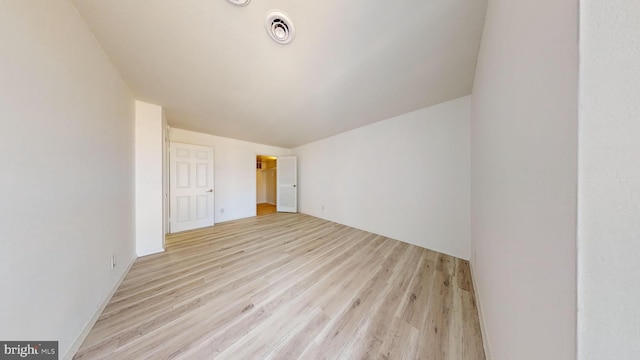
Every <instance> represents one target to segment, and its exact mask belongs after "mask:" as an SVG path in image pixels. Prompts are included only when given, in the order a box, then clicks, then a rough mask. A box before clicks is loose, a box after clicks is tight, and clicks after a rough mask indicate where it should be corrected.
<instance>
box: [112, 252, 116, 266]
mask: <svg viewBox="0 0 640 360" xmlns="http://www.w3.org/2000/svg"><path fill="white" fill-rule="evenodd" d="M111 268H112V269H115V268H116V256H115V255H111Z"/></svg>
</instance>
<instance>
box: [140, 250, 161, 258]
mask: <svg viewBox="0 0 640 360" xmlns="http://www.w3.org/2000/svg"><path fill="white" fill-rule="evenodd" d="M161 252H164V248H159V249H153V250H147V251H143V252H141V253H139V254H138V257H143V256H147V255H153V254H158V253H161Z"/></svg>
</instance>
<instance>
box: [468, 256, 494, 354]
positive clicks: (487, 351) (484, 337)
mask: <svg viewBox="0 0 640 360" xmlns="http://www.w3.org/2000/svg"><path fill="white" fill-rule="evenodd" d="M469 268H470V269H471V283H472V284H473V291H474V295H475V297H476V304H477V305H478V320H480V332H481V333H482V347H484V356H485V359H486V360H492V359H493V357H492V356H491V347H490V346H489V339H488V336H489V334H488V333H487V326H486V322H485V321H484V312H483V311H482V302H481V301H480V293H479V289H478V282H477V281H476V279H477V278H476V275H475V272H474V271H473V266H472V264H471V261H469Z"/></svg>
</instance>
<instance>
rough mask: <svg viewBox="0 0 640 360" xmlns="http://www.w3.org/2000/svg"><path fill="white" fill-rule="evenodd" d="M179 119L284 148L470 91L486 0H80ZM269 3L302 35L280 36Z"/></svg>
mask: <svg viewBox="0 0 640 360" xmlns="http://www.w3.org/2000/svg"><path fill="white" fill-rule="evenodd" d="M73 2H74V3H75V5H76V7H77V8H78V10H79V12H80V14H81V15H82V17H83V18H84V19H85V20H86V22H87V23H88V25H89V27H90V28H91V30H92V31H93V33H94V34H95V36H96V38H97V39H98V41H99V42H100V44H101V45H102V47H103V48H104V50H105V52H106V53H107V55H108V56H109V58H110V59H111V61H112V62H113V63H114V65H115V66H116V68H117V69H118V71H119V72H120V74H121V75H122V76H123V78H124V79H125V81H126V82H127V84H128V85H129V88H130V89H131V91H132V92H133V94H134V96H135V97H136V98H137V99H139V100H142V101H147V102H151V103H154V104H158V105H161V106H163V107H164V109H165V113H166V115H167V118H168V120H169V123H170V124H171V125H172V126H173V127H178V128H182V129H187V130H194V131H200V132H204V133H209V134H215V135H219V136H225V137H230V138H235V139H241V140H247V141H252V142H257V143H262V144H269V145H276V146H281V147H286V148H291V147H295V146H298V145H302V144H306V143H309V142H312V141H315V140H319V139H322V138H325V137H328V136H331V135H334V134H337V133H340V132H343V131H346V130H350V129H354V128H356V127H359V126H363V125H366V124H370V123H373V122H376V121H380V120H384V119H387V118H390V117H393V116H396V115H400V114H403V113H407V112H410V111H413V110H417V109H420V108H423V107H426V106H430V105H434V104H437V103H440V102H443V101H447V100H451V99H454V98H457V97H460V96H464V95H468V94H470V93H471V87H472V84H473V76H474V71H475V64H476V58H477V53H478V48H479V45H480V37H481V32H482V22H483V19H484V13H485V7H486V0H386V1H383V0H352V1H344V0H322V1H321V0H315V1H313V0H309V1H292V0H253V1H251V2H250V3H249V5H248V6H246V7H237V6H234V5H232V4H230V3H229V2H228V1H226V0H179V1H178V0H73ZM271 9H279V10H282V11H283V12H285V13H287V14H288V15H289V17H290V18H291V19H292V21H293V22H294V24H295V28H296V37H295V39H294V41H293V42H292V43H290V44H288V45H280V44H277V43H275V42H274V41H273V40H271V38H270V37H269V35H268V34H267V33H266V31H265V29H264V21H263V20H264V17H265V14H266V13H267V12H268V11H269V10H271Z"/></svg>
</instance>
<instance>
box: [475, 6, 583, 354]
mask: <svg viewBox="0 0 640 360" xmlns="http://www.w3.org/2000/svg"><path fill="white" fill-rule="evenodd" d="M577 13H578V2H577V0H540V1H531V0H489V3H488V8H487V14H486V18H485V26H484V32H483V37H482V44H481V47H480V53H479V59H478V65H477V69H476V76H475V83H474V88H473V95H472V105H471V154H472V155H471V164H472V168H471V179H472V180H471V214H472V216H471V224H472V225H471V246H472V255H471V264H472V270H473V275H474V280H475V285H476V294H477V297H478V303H479V306H480V312H481V318H482V323H483V332H484V336H485V341H486V344H485V345H486V346H485V348H486V350H487V353H488V358H489V359H493V360H512V359H518V360H528V359H531V360H540V359H546V360H552V359H575V355H576V354H575V349H576V335H575V333H576V271H575V267H576V250H575V247H576V191H577V190H576V182H577V169H576V168H577V150H576V149H577V140H576V139H577V64H578V57H577V54H578V47H577V35H578V34H577V27H578V18H577Z"/></svg>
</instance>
